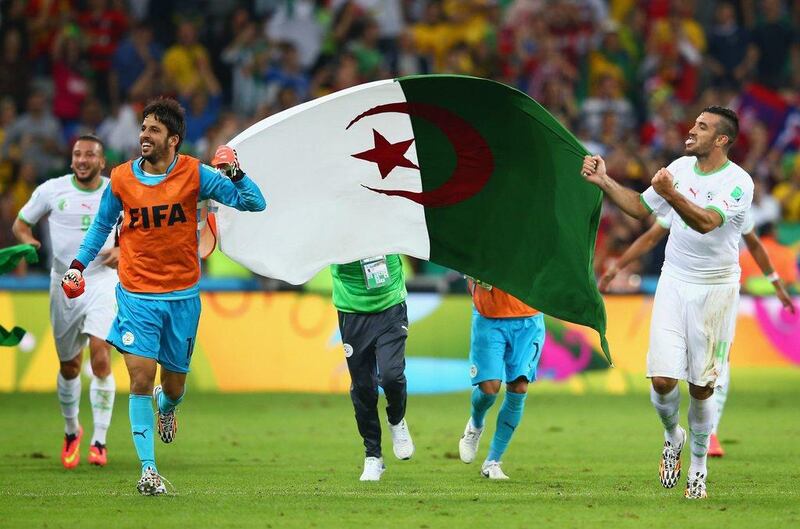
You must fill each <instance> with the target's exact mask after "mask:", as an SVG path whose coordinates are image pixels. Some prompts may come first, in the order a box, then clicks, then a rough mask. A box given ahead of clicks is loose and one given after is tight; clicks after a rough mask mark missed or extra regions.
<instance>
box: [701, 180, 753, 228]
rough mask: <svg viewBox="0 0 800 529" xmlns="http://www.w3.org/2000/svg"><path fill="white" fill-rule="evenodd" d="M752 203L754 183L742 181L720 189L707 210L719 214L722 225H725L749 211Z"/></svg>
mask: <svg viewBox="0 0 800 529" xmlns="http://www.w3.org/2000/svg"><path fill="white" fill-rule="evenodd" d="M752 202H753V183H752V182H744V181H743V180H741V179H740V180H739V181H738V182H732V183H730V184H728V185H726V186H722V187H720V188H719V190H718V191H717V193H715V195H714V197H713V198H712V199H711V202H709V203H708V205H707V206H706V209H710V210H713V211H716V212H717V213H719V215H720V216H721V217H722V223H723V224H725V223H726V222H728V220H729V219H732V218H733V217H735V216H737V215H739V214H741V213H744V212H746V211H747V210H749V209H750V204H751V203H752Z"/></svg>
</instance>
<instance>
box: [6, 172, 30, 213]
mask: <svg viewBox="0 0 800 529" xmlns="http://www.w3.org/2000/svg"><path fill="white" fill-rule="evenodd" d="M36 185H37V178H36V166H35V165H33V164H32V163H28V162H25V163H23V164H21V165H20V166H19V170H18V171H17V175H16V178H15V179H14V182H13V183H12V184H11V186H10V188H9V190H8V194H9V195H10V196H11V208H12V210H13V211H19V210H21V209H22V206H24V205H25V202H27V201H28V199H29V198H30V197H31V193H33V190H34V189H35V188H36Z"/></svg>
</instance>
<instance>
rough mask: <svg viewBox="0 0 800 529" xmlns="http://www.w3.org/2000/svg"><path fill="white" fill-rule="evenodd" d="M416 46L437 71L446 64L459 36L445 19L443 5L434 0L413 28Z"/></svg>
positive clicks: (429, 3)
mask: <svg viewBox="0 0 800 529" xmlns="http://www.w3.org/2000/svg"><path fill="white" fill-rule="evenodd" d="M412 34H413V35H414V46H415V47H416V49H417V50H419V52H420V53H421V54H422V55H423V56H425V57H426V58H427V60H429V61H430V63H431V64H432V65H433V67H434V68H435V69H440V68H441V67H442V65H443V64H444V61H445V57H446V56H447V52H448V51H450V48H452V47H453V46H455V44H456V41H457V38H458V34H457V32H456V29H455V27H453V25H452V24H449V23H448V21H447V20H446V19H445V15H444V9H443V8H442V3H441V2H437V1H436V0H433V1H431V2H428V4H427V6H426V8H425V16H424V17H423V19H422V20H421V21H419V22H418V23H417V24H415V25H414V26H413V28H412Z"/></svg>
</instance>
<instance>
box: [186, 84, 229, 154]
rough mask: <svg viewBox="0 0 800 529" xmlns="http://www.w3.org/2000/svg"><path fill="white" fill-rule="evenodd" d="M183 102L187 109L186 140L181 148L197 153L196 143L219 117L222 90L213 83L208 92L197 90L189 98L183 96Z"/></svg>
mask: <svg viewBox="0 0 800 529" xmlns="http://www.w3.org/2000/svg"><path fill="white" fill-rule="evenodd" d="M181 104H182V105H183V107H184V108H185V109H186V142H185V145H183V146H182V147H181V148H182V150H184V151H185V152H191V153H196V152H197V151H196V150H195V148H194V144H195V143H197V142H198V141H199V140H200V139H201V138H202V137H203V136H204V135H205V133H206V130H208V128H209V127H211V125H213V124H214V123H216V122H217V120H218V119H219V114H220V109H221V107H222V91H221V90H220V87H219V85H218V84H217V85H211V89H210V90H209V91H208V92H206V91H205V90H197V91H196V92H194V93H193V94H192V96H191V98H189V99H188V100H187V99H185V98H181Z"/></svg>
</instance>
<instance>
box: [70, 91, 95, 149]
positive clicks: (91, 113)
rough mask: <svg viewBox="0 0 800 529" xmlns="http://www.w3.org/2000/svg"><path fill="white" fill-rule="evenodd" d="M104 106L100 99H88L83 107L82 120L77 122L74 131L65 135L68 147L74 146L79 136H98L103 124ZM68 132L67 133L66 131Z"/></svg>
mask: <svg viewBox="0 0 800 529" xmlns="http://www.w3.org/2000/svg"><path fill="white" fill-rule="evenodd" d="M103 114H104V112H103V105H102V104H101V103H100V100H99V99H96V98H94V97H90V98H87V99H86V100H84V102H83V105H81V115H80V119H79V120H78V121H77V123H76V124H75V126H74V127H73V128H72V130H71V131H70V132H69V133H68V134H65V136H66V137H67V145H74V144H75V141H76V140H77V139H78V136H83V135H85V134H94V135H96V134H97V131H98V130H99V129H100V125H101V124H102V123H103V119H104V117H103ZM65 132H66V131H65Z"/></svg>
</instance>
